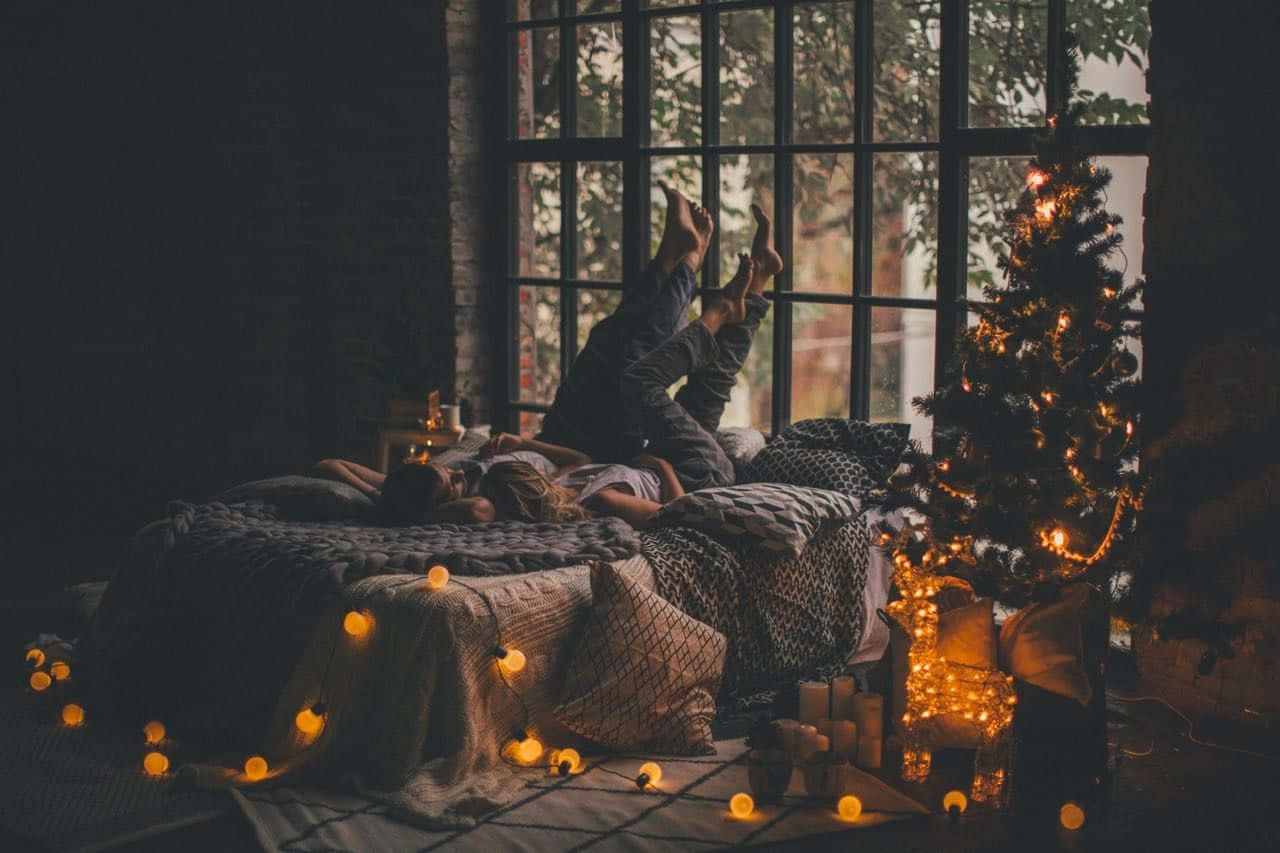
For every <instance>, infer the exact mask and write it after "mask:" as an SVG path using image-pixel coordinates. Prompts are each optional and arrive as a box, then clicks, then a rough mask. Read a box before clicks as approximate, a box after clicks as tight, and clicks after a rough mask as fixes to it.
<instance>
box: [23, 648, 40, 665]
mask: <svg viewBox="0 0 1280 853" xmlns="http://www.w3.org/2000/svg"><path fill="white" fill-rule="evenodd" d="M26 661H27V663H29V664H31V665H32V666H33V667H36V668H37V669H38V668H40V667H42V666H44V652H42V651H41V650H40V649H27V654H26Z"/></svg>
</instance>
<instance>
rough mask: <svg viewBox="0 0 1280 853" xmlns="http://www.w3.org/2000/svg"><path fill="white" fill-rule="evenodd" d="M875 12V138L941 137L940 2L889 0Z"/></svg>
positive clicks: (878, 4) (876, 5)
mask: <svg viewBox="0 0 1280 853" xmlns="http://www.w3.org/2000/svg"><path fill="white" fill-rule="evenodd" d="M873 14H874V16H875V18H874V20H875V62H874V67H875V69H876V70H875V75H876V79H875V136H876V138H877V139H887V140H894V141H899V140H922V139H937V138H938V75H939V50H940V48H941V45H942V21H941V14H942V11H941V8H940V4H939V3H937V2H932V3H930V2H923V3H922V2H918V0H886V2H880V3H876V4H875V7H874V12H873Z"/></svg>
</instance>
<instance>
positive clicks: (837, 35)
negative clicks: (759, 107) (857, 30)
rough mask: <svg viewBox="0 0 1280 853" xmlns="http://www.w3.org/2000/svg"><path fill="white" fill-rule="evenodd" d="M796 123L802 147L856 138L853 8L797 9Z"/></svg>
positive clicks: (813, 6)
mask: <svg viewBox="0 0 1280 853" xmlns="http://www.w3.org/2000/svg"><path fill="white" fill-rule="evenodd" d="M792 67H793V68H794V71H795V82H794V89H793V92H794V97H793V100H792V105H793V106H792V109H793V115H792V123H793V125H794V128H793V132H794V135H795V141H796V142H848V141H850V140H852V139H853V4H852V3H806V4H804V5H800V6H796V7H795V47H794V49H793V59H792Z"/></svg>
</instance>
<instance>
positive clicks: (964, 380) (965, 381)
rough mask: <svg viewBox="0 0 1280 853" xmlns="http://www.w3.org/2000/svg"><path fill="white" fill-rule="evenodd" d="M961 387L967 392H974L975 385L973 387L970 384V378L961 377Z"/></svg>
mask: <svg viewBox="0 0 1280 853" xmlns="http://www.w3.org/2000/svg"><path fill="white" fill-rule="evenodd" d="M960 387H961V388H963V389H964V390H965V391H972V390H973V385H972V384H970V382H969V377H968V376H964V377H961V379H960Z"/></svg>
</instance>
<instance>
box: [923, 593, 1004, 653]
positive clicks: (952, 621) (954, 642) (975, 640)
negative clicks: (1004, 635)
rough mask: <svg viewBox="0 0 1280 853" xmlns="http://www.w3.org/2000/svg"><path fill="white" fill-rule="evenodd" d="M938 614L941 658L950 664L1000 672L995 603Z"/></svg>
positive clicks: (988, 601) (983, 600) (984, 600)
mask: <svg viewBox="0 0 1280 853" xmlns="http://www.w3.org/2000/svg"><path fill="white" fill-rule="evenodd" d="M939 610H940V611H941V612H939V614H938V654H940V655H942V657H944V658H946V659H947V660H948V661H954V662H955V663H962V664H964V665H965V666H976V667H978V668H979V669H995V668H996V663H997V660H996V617H995V613H994V612H993V611H992V609H991V599H989V598H979V599H977V600H976V601H974V602H973V603H971V604H965V605H963V606H961V607H955V608H952V609H951V610H941V608H939Z"/></svg>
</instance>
